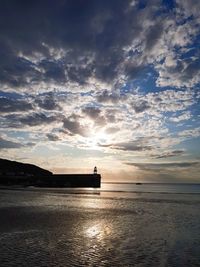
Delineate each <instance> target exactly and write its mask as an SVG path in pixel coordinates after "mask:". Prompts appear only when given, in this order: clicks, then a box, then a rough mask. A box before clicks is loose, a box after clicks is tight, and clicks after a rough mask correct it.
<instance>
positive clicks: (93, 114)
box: [82, 107, 106, 126]
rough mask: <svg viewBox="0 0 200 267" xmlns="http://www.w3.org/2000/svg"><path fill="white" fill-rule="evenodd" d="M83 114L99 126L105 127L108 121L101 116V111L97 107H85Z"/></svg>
mask: <svg viewBox="0 0 200 267" xmlns="http://www.w3.org/2000/svg"><path fill="white" fill-rule="evenodd" d="M82 112H83V114H85V115H87V116H88V117H89V118H91V119H92V120H93V121H94V122H95V123H96V124H97V125H101V126H103V125H105V124H106V119H105V117H104V116H102V115H101V110H100V109H99V108H97V107H85V108H83V109H82Z"/></svg>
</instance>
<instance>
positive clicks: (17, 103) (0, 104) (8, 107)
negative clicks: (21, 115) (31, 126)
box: [0, 97, 33, 113]
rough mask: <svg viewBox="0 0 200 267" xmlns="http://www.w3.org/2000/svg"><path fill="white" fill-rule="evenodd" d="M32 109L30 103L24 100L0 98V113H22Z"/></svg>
mask: <svg viewBox="0 0 200 267" xmlns="http://www.w3.org/2000/svg"><path fill="white" fill-rule="evenodd" d="M31 109H33V106H32V104H31V103H29V102H28V101H25V100H16V99H10V98H5V97H2V98H0V112H2V113H6V112H8V113H9V112H22V111H29V110H31Z"/></svg>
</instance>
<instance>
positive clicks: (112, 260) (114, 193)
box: [0, 182, 200, 267]
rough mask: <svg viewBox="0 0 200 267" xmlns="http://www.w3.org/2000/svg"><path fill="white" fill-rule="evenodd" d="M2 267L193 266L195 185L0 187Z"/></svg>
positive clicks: (198, 215) (199, 248)
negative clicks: (73, 187)
mask: <svg viewBox="0 0 200 267" xmlns="http://www.w3.org/2000/svg"><path fill="white" fill-rule="evenodd" d="M0 216H1V219H0V266H1V267H16V266H20V267H26V266H29V267H35V266H37V267H44V266H48V267H54V266H56V267H79V266H80V267H81V266H82V267H84V266H86V267H87V266H89V267H95V266H96V267H97V266H100V267H101V266H102V267H131V266H134V267H135V266H136V267H150V266H153V267H157V266H158V267H173V266H174V267H197V266H198V267H199V266H200V223H199V222H200V184H155V183H148V184H147V183H142V184H135V183H111V182H109V183H108V182H106V183H104V182H103V183H102V184H101V188H100V189H98V188H96V189H95V188H85V189H83V188H76V189H71V188H62V189H61V188H60V189H59V188H57V189H56V188H34V187H29V188H16V187H15V188H14V187H12V188H1V189H0Z"/></svg>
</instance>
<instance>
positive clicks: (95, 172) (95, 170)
mask: <svg viewBox="0 0 200 267" xmlns="http://www.w3.org/2000/svg"><path fill="white" fill-rule="evenodd" d="M94 174H97V167H96V166H95V167H94Z"/></svg>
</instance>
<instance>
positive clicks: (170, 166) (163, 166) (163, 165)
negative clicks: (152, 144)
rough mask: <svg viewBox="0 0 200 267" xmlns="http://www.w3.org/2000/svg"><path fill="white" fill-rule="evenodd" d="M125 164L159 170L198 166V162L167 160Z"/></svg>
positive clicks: (148, 169) (147, 169) (143, 168)
mask: <svg viewBox="0 0 200 267" xmlns="http://www.w3.org/2000/svg"><path fill="white" fill-rule="evenodd" d="M126 164H127V165H130V166H134V167H138V168H139V169H141V170H146V171H150V170H155V171H157V170H161V169H176V168H190V167H194V166H198V165H199V162H169V163H133V162H127V163H126Z"/></svg>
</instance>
